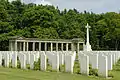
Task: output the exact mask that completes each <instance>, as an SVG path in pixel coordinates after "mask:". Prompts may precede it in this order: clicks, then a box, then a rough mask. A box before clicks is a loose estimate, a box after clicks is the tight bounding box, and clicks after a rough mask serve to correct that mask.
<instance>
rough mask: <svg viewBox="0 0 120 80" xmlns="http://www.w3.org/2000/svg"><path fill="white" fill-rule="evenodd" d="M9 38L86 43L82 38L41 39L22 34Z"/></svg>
mask: <svg viewBox="0 0 120 80" xmlns="http://www.w3.org/2000/svg"><path fill="white" fill-rule="evenodd" d="M9 40H12V41H13V40H14V41H16V40H19V41H20V40H21V41H47V42H49V41H50V42H51V41H59V42H75V43H77V42H80V43H84V39H82V38H73V39H39V38H25V37H20V36H12V37H9Z"/></svg>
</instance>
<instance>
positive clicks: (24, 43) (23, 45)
mask: <svg viewBox="0 0 120 80" xmlns="http://www.w3.org/2000/svg"><path fill="white" fill-rule="evenodd" d="M23 51H25V42H23Z"/></svg>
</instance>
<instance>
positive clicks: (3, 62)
mask: <svg viewBox="0 0 120 80" xmlns="http://www.w3.org/2000/svg"><path fill="white" fill-rule="evenodd" d="M2 66H4V67H5V60H4V59H2Z"/></svg>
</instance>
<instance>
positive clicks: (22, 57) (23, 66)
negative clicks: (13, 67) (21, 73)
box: [20, 54, 26, 69]
mask: <svg viewBox="0 0 120 80" xmlns="http://www.w3.org/2000/svg"><path fill="white" fill-rule="evenodd" d="M20 59H21V60H20V62H21V69H26V55H25V54H21V57H20Z"/></svg>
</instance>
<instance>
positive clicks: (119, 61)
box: [113, 59, 120, 71]
mask: <svg viewBox="0 0 120 80" xmlns="http://www.w3.org/2000/svg"><path fill="white" fill-rule="evenodd" d="M113 70H115V71H120V59H119V60H118V61H117V63H116V64H115V65H114V66H113Z"/></svg>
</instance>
